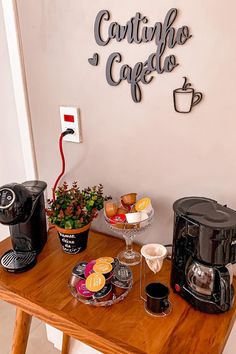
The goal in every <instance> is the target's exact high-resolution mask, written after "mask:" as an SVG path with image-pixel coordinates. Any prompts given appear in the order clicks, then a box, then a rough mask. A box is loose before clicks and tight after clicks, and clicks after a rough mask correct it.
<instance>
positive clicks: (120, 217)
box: [110, 214, 126, 225]
mask: <svg viewBox="0 0 236 354" xmlns="http://www.w3.org/2000/svg"><path fill="white" fill-rule="evenodd" d="M124 222H126V217H125V214H117V215H115V216H112V217H111V218H110V223H111V224H112V225H115V224H121V223H124Z"/></svg>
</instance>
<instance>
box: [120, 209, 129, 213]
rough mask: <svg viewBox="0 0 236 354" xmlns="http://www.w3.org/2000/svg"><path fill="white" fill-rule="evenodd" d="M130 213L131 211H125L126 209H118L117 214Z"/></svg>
mask: <svg viewBox="0 0 236 354" xmlns="http://www.w3.org/2000/svg"><path fill="white" fill-rule="evenodd" d="M128 212H129V210H128V209H125V208H118V209H117V214H126V213H128Z"/></svg>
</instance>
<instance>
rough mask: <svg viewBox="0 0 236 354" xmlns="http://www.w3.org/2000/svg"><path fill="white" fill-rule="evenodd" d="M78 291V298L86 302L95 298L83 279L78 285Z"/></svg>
mask: <svg viewBox="0 0 236 354" xmlns="http://www.w3.org/2000/svg"><path fill="white" fill-rule="evenodd" d="M76 290H77V294H78V296H79V297H80V298H82V299H84V300H89V299H91V298H92V296H93V293H92V292H91V291H89V290H88V289H87V287H86V284H85V279H81V280H80V281H79V282H78V283H77V284H76Z"/></svg>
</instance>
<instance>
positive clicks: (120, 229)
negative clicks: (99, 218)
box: [104, 209, 154, 266]
mask: <svg viewBox="0 0 236 354" xmlns="http://www.w3.org/2000/svg"><path fill="white" fill-rule="evenodd" d="M104 216H105V222H106V225H107V227H108V228H110V229H111V230H112V231H114V232H115V233H116V234H118V235H122V236H123V237H124V239H125V243H126V248H125V250H123V251H121V252H120V253H119V254H118V255H117V258H118V260H119V261H120V263H122V264H126V265H128V266H134V265H136V264H139V263H140V262H141V254H140V253H139V252H137V251H134V250H133V241H134V238H135V237H136V235H138V234H141V233H143V232H144V231H145V230H146V229H147V228H148V227H150V225H151V224H152V221H153V216H154V210H153V209H152V210H151V212H150V213H149V214H148V218H147V219H145V220H143V221H139V222H135V223H127V222H120V223H116V224H111V221H110V219H109V218H108V217H107V216H106V215H105V214H104Z"/></svg>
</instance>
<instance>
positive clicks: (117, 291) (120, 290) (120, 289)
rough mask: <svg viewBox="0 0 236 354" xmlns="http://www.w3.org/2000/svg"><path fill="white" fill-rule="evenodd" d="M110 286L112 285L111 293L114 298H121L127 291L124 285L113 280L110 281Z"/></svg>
mask: <svg viewBox="0 0 236 354" xmlns="http://www.w3.org/2000/svg"><path fill="white" fill-rule="evenodd" d="M111 284H112V290H113V293H114V295H115V296H116V297H119V296H121V295H122V294H124V293H125V292H126V291H127V289H128V286H127V285H126V284H124V283H122V282H121V281H119V280H117V279H115V278H113V279H112V281H111Z"/></svg>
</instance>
